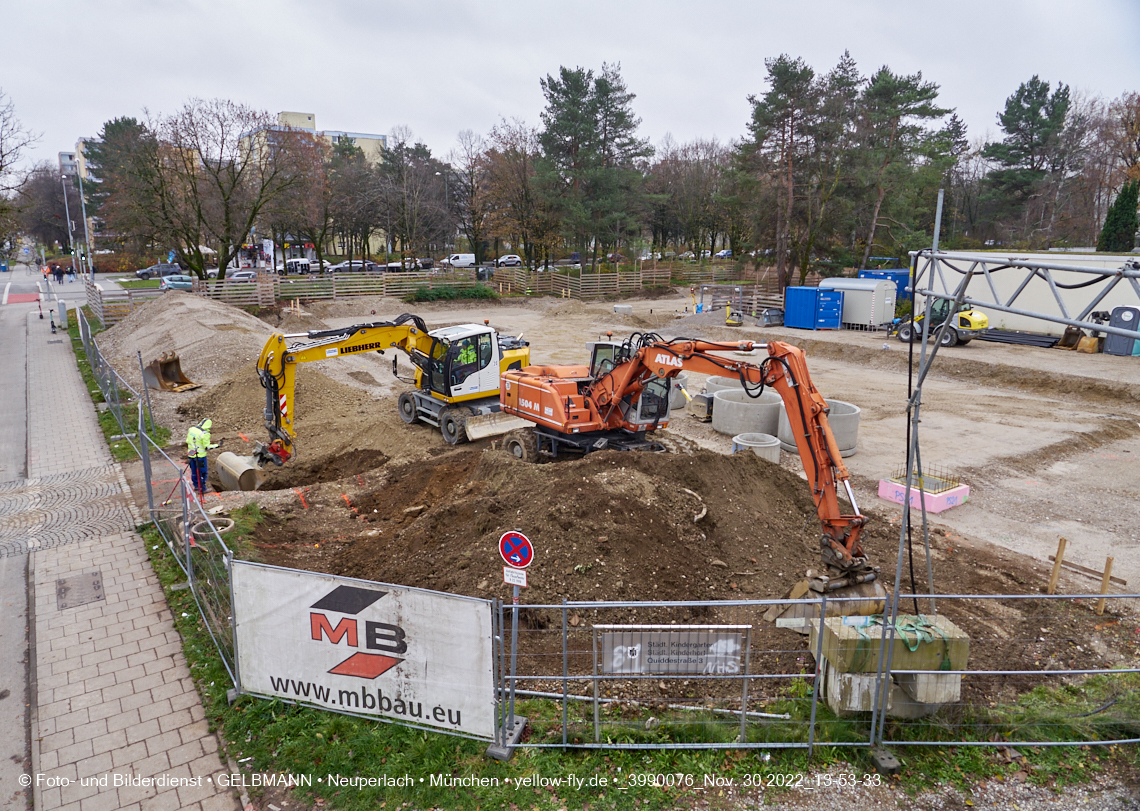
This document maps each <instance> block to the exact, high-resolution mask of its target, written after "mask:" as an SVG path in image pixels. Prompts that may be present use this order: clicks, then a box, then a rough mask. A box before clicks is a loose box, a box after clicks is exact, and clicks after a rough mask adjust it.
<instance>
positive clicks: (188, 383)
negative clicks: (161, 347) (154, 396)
mask: <svg viewBox="0 0 1140 811" xmlns="http://www.w3.org/2000/svg"><path fill="white" fill-rule="evenodd" d="M143 382H144V383H146V385H147V387H148V388H152V389H159V390H161V391H190V390H191V389H196V388H198V387H199V386H200V385H201V384H200V383H195V382H194V381H193V380H191V379H190V378H188V377H187V376H186V375H185V374H184V373H183V372H182V364H181V362H180V361H179V360H178V353H177V352H163V353H162V354H161V355H159V356H158V357H157V358H155V359H154V360H152V361H151V362H150V363H148V364H147V365H146V366H144V367H143Z"/></svg>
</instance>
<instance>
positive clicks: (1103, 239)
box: [1096, 180, 1140, 253]
mask: <svg viewBox="0 0 1140 811" xmlns="http://www.w3.org/2000/svg"><path fill="white" fill-rule="evenodd" d="M1138 198H1140V180H1133V181H1132V182H1130V183H1125V184H1124V188H1122V189H1121V190H1120V194H1118V195H1117V196H1116V200H1114V201H1113V203H1112V205H1111V206H1110V207H1109V209H1108V216H1107V217H1105V218H1104V228H1103V229H1101V232H1100V239H1098V240H1097V242H1096V249H1097V250H1098V251H1105V252H1108V253H1127V252H1129V251H1131V250H1132V247H1133V245H1134V244H1135V240H1136V231H1137V229H1140V220H1138V218H1137V214H1136V208H1137V205H1138Z"/></svg>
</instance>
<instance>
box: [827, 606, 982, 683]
mask: <svg viewBox="0 0 1140 811" xmlns="http://www.w3.org/2000/svg"><path fill="white" fill-rule="evenodd" d="M851 619H853V618H845V617H828V618H827V619H825V620H824V623H823V655H824V657H825V658H826V659H827V660H828V661H829V662H830V663H831V664H832V665H833V666H834V667H835V669H836V670H839V671H841V672H844V673H867V672H874V671H875V670H876V669H877V668H878V666H879V648H880V646H881V644H882V631H883V629H882V626H881V625H871V626H856V625H851V624H848V622H850V621H851ZM924 619H926V620H928V621H929V622H930V623H931V624H932V625H933V626H935V628H937V629H938V631H941V632H942V634H941V635H940V634H939V633H938V631H934V632H933V639H932V640H931V641H918V642H917V646H916V640H915V635H914V634H913V633H905V634H904V633H899V632H898V631H896V632H895V635H894V644H893V645H892V648H893V654H892V656H891V667H892V668H894V669H897V670H932V671H938V670H940V669H941V668H942V663H943V661H945V660H949V662H950V668H949V669H950V670H965V669H966V660H967V659H968V658H969V655H970V637H969V636H968V635H967V634H966V632H965V631H963V630H962V629H961V628H959V627H958V626H956V625H955V624H954V623H952V622H950V620H948V619H946V617H944V616H942V615H941V614H939V615H937V616H935V617H924ZM845 620H846V622H845ZM913 620H914V617H911V616H908V615H905V614H900V615H899V618H898V621H899V624H900V625H905V624H906V623H908V622H910V621H913ZM813 626H814V624H813ZM811 630H812V633H811V647H810V650H813V651H814V650H816V649H817V645H816V641H815V633H816V627H813V628H812V629H811ZM943 635H944V636H943ZM904 637H905V638H904ZM915 646H916V647H915ZM911 647H915V650H913V651H912V650H911V649H910V648H911Z"/></svg>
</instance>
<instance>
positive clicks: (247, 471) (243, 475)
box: [217, 451, 263, 490]
mask: <svg viewBox="0 0 1140 811" xmlns="http://www.w3.org/2000/svg"><path fill="white" fill-rule="evenodd" d="M217 465H218V478H219V479H221V480H222V489H223V490H256V489H257V488H259V487H261V485H262V483H263V477H262V473H261V468H260V467H259V466H258V464H257V457H256V456H238V455H237V454H236V453H230V452H229V451H226V452H224V453H220V454H218V461H217Z"/></svg>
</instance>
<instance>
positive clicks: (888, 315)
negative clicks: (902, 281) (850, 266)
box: [819, 279, 898, 329]
mask: <svg viewBox="0 0 1140 811" xmlns="http://www.w3.org/2000/svg"><path fill="white" fill-rule="evenodd" d="M819 287H820V289H821V290H842V291H843V315H842V316H840V321H841V322H842V323H843V326H844V328H845V329H875V328H878V327H884V326H887V325H888V324H890V323H891V322H892V321H893V320H894V318H895V296H896V295H897V294H898V288H897V287H896V286H895V283H894V282H891V281H888V280H887V279H823V280H822V281H820V283H819Z"/></svg>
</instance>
